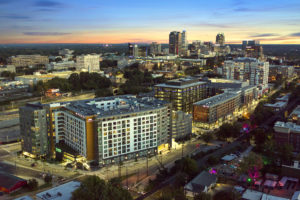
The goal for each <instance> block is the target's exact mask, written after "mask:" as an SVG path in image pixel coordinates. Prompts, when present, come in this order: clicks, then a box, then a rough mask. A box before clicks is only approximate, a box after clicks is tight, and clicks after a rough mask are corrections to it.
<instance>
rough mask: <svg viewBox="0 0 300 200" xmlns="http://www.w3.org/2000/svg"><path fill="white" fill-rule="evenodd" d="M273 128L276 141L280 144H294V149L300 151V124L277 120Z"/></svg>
mask: <svg viewBox="0 0 300 200" xmlns="http://www.w3.org/2000/svg"><path fill="white" fill-rule="evenodd" d="M273 129H274V132H275V133H274V136H275V141H276V142H277V144H278V145H282V146H283V145H286V144H289V145H292V146H293V151H296V152H300V125H297V124H295V123H292V122H281V121H277V122H276V123H275V124H274V127H273Z"/></svg>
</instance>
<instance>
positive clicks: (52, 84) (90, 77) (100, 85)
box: [34, 72, 111, 94]
mask: <svg viewBox="0 0 300 200" xmlns="http://www.w3.org/2000/svg"><path fill="white" fill-rule="evenodd" d="M110 86H111V81H110V80H109V79H108V78H106V77H104V76H101V75H100V74H98V73H89V72H81V73H80V74H77V73H73V74H71V75H70V77H69V78H68V79H64V78H59V77H55V78H53V79H51V80H49V81H47V82H46V83H43V82H42V81H39V82H38V83H37V84H36V86H35V88H34V89H35V91H37V92H38V93H39V94H40V93H43V92H45V91H47V90H48V89H50V88H58V89H60V90H61V91H64V92H68V91H80V90H101V89H107V88H109V87H110Z"/></svg>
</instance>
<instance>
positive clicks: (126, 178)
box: [126, 166, 128, 189]
mask: <svg viewBox="0 0 300 200" xmlns="http://www.w3.org/2000/svg"><path fill="white" fill-rule="evenodd" d="M126 186H127V189H128V168H127V166H126Z"/></svg>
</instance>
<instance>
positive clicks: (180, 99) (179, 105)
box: [154, 78, 208, 112]
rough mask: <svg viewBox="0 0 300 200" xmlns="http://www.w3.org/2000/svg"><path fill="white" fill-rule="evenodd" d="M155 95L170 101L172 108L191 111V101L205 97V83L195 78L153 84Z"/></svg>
mask: <svg viewBox="0 0 300 200" xmlns="http://www.w3.org/2000/svg"><path fill="white" fill-rule="evenodd" d="M154 90H155V97H156V98H158V99H160V100H165V101H168V102H171V103H172V109H173V110H182V111H184V112H192V109H193V103H195V102H197V101H200V100H202V99H205V98H206V97H207V92H208V88H207V83H205V82H201V81H199V80H198V79H197V78H182V79H176V80H171V81H168V82H166V83H163V84H158V85H155V86H154Z"/></svg>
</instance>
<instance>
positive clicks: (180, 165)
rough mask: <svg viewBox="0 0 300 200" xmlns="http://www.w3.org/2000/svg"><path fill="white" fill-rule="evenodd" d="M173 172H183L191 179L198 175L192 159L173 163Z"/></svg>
mask: <svg viewBox="0 0 300 200" xmlns="http://www.w3.org/2000/svg"><path fill="white" fill-rule="evenodd" d="M172 171H173V172H184V173H185V174H188V175H189V177H193V176H195V175H196V174H197V173H198V165H197V162H196V161H195V160H194V159H191V158H189V157H184V158H182V159H180V160H177V161H175V166H174V167H173V169H172Z"/></svg>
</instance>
